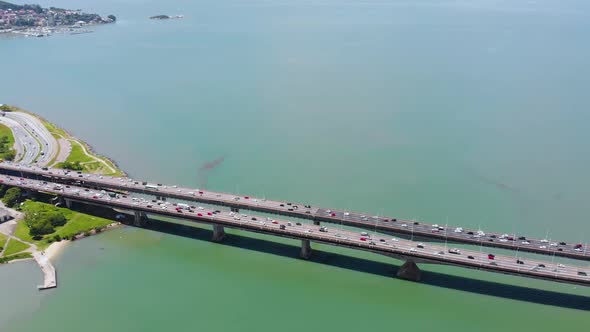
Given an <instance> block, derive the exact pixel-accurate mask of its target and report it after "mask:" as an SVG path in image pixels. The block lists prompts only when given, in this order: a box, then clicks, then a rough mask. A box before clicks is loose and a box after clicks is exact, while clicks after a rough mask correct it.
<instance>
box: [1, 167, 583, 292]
mask: <svg viewBox="0 0 590 332" xmlns="http://www.w3.org/2000/svg"><path fill="white" fill-rule="evenodd" d="M0 183H2V184H6V185H9V186H15V187H20V188H23V189H25V190H27V191H33V192H42V193H48V194H53V195H56V196H57V197H59V199H60V200H62V202H63V203H64V204H66V205H67V206H70V207H71V204H72V202H77V203H83V204H92V205H99V206H105V207H110V208H115V209H120V210H127V211H131V212H132V213H133V214H134V216H135V222H136V223H137V224H141V223H142V222H143V220H145V218H147V215H148V214H150V215H156V216H165V217H172V218H178V219H183V220H188V221H193V222H198V223H204V224H210V225H213V240H215V241H222V240H223V238H224V236H225V231H224V227H230V228H236V229H241V230H247V231H251V232H256V233H263V234H268V235H274V236H280V237H285V238H292V239H297V240H301V253H300V255H301V256H302V257H304V258H308V257H309V256H310V254H311V242H312V241H313V242H317V243H323V244H329V245H334V246H339V247H345V248H350V249H356V250H363V251H368V252H372V253H376V254H381V255H385V256H389V257H394V258H397V259H402V260H405V261H406V263H405V264H404V265H402V267H401V268H400V270H399V271H398V276H399V277H401V278H405V279H410V280H419V279H420V275H421V271H420V270H419V268H418V267H417V265H416V263H428V264H444V265H452V266H458V267H464V268H470V269H478V270H484V271H490V272H496V273H502V274H509V275H517V276H524V277H530V278H537V279H543V280H550V281H556V282H561V283H570V284H576V285H583V286H590V276H589V275H590V268H588V267H580V266H574V265H569V264H568V265H563V264H560V263H548V262H543V261H539V260H533V259H523V258H519V257H512V256H505V255H497V254H491V253H489V252H485V253H484V252H482V251H481V250H480V251H475V250H464V249H461V250H458V249H455V248H448V247H446V246H441V245H431V244H427V245H425V244H421V243H416V242H414V241H409V240H404V239H398V238H390V237H386V236H383V235H373V236H371V235H369V234H367V233H366V232H360V233H359V232H356V231H351V230H343V229H340V230H338V229H327V228H325V227H324V226H320V225H314V224H310V223H296V222H291V221H285V220H274V219H272V218H269V217H266V218H265V217H260V216H252V215H245V214H240V213H239V212H235V211H231V212H229V211H226V212H221V211H219V210H213V209H206V208H203V207H197V206H193V207H191V206H188V205H182V203H171V202H163V201H159V202H158V201H156V202H154V200H150V199H145V198H142V197H133V196H131V195H109V194H108V193H105V192H104V191H103V190H97V191H95V190H92V189H89V188H87V187H82V186H74V185H62V184H59V183H57V182H49V181H46V180H45V179H41V180H35V179H30V178H26V179H25V178H22V177H20V176H11V175H5V174H2V175H0ZM113 196H114V197H113Z"/></svg>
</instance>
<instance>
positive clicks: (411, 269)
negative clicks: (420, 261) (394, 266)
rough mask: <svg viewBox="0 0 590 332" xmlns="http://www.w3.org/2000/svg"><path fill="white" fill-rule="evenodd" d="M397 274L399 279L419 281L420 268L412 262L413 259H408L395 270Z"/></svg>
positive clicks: (420, 275)
mask: <svg viewBox="0 0 590 332" xmlns="http://www.w3.org/2000/svg"><path fill="white" fill-rule="evenodd" d="M397 276H398V277H399V278H401V279H406V280H411V281H420V279H421V278H422V270H420V268H419V267H418V265H416V263H414V261H411V260H408V261H406V262H405V263H404V264H403V265H402V266H400V268H399V270H398V271H397Z"/></svg>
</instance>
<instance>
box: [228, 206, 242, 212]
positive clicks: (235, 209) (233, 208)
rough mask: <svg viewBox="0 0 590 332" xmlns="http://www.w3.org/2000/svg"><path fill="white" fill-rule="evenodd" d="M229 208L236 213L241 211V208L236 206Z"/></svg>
mask: <svg viewBox="0 0 590 332" xmlns="http://www.w3.org/2000/svg"><path fill="white" fill-rule="evenodd" d="M229 210H230V211H231V212H235V213H239V212H240V209H238V208H235V207H232V208H229Z"/></svg>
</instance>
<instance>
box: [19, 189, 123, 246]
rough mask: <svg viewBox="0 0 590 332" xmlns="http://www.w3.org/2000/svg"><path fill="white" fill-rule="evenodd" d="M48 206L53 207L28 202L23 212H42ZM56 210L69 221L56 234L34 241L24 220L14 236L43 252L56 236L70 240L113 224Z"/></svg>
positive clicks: (56, 230) (79, 214)
mask: <svg viewBox="0 0 590 332" xmlns="http://www.w3.org/2000/svg"><path fill="white" fill-rule="evenodd" d="M47 206H51V207H53V205H51V204H47V203H41V202H33V201H26V202H25V204H24V205H23V206H22V208H23V211H29V212H30V213H34V211H35V210H40V209H41V208H43V207H45V208H47ZM55 209H57V210H58V211H60V212H61V213H63V215H64V216H65V217H66V219H67V222H66V224H65V225H63V226H59V227H56V228H55V232H53V233H51V234H47V235H44V236H43V239H41V240H33V237H32V236H31V235H30V234H29V228H28V227H27V225H26V224H25V222H24V220H21V221H19V222H18V223H17V226H16V231H15V233H14V236H16V237H18V238H21V239H23V240H24V241H27V242H32V243H35V244H36V245H37V246H38V247H39V249H40V250H43V249H45V248H47V247H48V246H49V244H50V242H48V241H47V239H50V238H53V237H54V236H55V235H59V236H60V237H61V238H70V237H72V236H73V235H76V234H80V233H84V232H88V231H91V230H92V229H94V228H97V227H104V226H106V225H108V224H110V223H112V222H113V220H110V219H105V218H101V217H95V216H91V215H89V214H85V213H80V212H77V211H73V210H69V209H66V208H55Z"/></svg>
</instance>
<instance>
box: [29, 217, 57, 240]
mask: <svg viewBox="0 0 590 332" xmlns="http://www.w3.org/2000/svg"><path fill="white" fill-rule="evenodd" d="M28 225H29V234H31V235H32V236H40V235H45V234H51V233H53V232H55V228H53V226H52V225H51V223H50V222H49V220H47V219H42V218H37V219H34V220H32V221H31V222H30V223H28Z"/></svg>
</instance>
